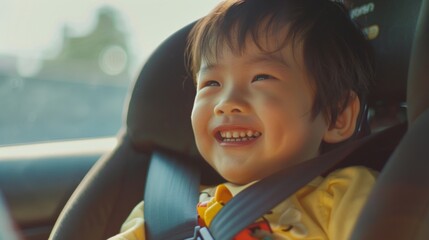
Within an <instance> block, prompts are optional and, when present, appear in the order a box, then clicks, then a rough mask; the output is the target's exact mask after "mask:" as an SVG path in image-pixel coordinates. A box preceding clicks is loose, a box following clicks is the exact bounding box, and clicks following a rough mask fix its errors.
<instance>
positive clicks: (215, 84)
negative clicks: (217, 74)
mask: <svg viewBox="0 0 429 240" xmlns="http://www.w3.org/2000/svg"><path fill="white" fill-rule="evenodd" d="M219 86H220V83H219V82H218V81H215V80H209V81H206V82H204V83H203V84H202V85H201V88H205V87H219Z"/></svg>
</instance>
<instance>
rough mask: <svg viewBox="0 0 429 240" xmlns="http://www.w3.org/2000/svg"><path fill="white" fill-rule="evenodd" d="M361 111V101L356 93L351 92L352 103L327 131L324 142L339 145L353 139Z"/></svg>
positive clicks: (350, 102)
mask: <svg viewBox="0 0 429 240" xmlns="http://www.w3.org/2000/svg"><path fill="white" fill-rule="evenodd" d="M359 111H360V101H359V98H358V97H357V95H356V93H355V92H353V91H351V92H350V101H349V103H348V104H347V106H346V108H345V109H344V111H343V112H341V113H340V114H338V117H337V120H336V121H335V123H334V124H332V126H330V127H329V129H328V130H327V131H326V133H325V135H324V136H323V140H324V141H325V142H326V143H338V142H341V141H344V140H346V139H348V138H349V137H351V136H352V135H353V133H354V132H355V128H356V122H357V118H358V115H359Z"/></svg>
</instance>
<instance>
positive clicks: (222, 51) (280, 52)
mask: <svg viewBox="0 0 429 240" xmlns="http://www.w3.org/2000/svg"><path fill="white" fill-rule="evenodd" d="M278 34H279V33H278ZM276 35H277V34H276ZM258 36H259V37H258V38H257V39H255V38H254V37H253V36H251V35H248V36H247V37H246V40H245V41H244V42H243V43H240V42H238V41H235V42H232V41H230V42H227V41H224V42H223V43H222V42H218V43H217V44H216V45H215V46H214V48H215V49H210V50H209V51H203V52H202V56H201V62H200V63H201V64H200V71H201V70H207V69H210V68H212V67H213V66H216V65H219V64H220V63H221V62H222V61H223V59H224V57H225V56H230V55H233V56H234V57H239V58H242V59H245V60H244V61H245V62H247V63H249V64H261V63H279V64H283V65H286V66H290V65H294V64H299V65H301V64H302V51H303V49H302V43H301V41H298V40H297V39H294V40H292V39H288V40H280V38H281V36H273V35H271V37H268V36H264V35H258ZM277 37H278V38H277ZM282 37H283V38H285V37H284V33H283V36H282Z"/></svg>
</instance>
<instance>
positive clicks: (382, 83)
mask: <svg viewBox="0 0 429 240" xmlns="http://www.w3.org/2000/svg"><path fill="white" fill-rule="evenodd" d="M348 2H350V4H349V8H350V14H351V16H352V18H354V19H355V20H356V21H357V22H358V23H359V25H360V26H361V27H362V28H363V29H364V31H366V32H367V33H368V36H369V38H370V39H371V43H372V45H373V46H374V49H375V56H376V82H375V86H374V88H373V89H371V94H370V98H369V101H370V104H371V105H373V104H374V103H375V102H379V101H381V102H394V103H400V102H405V99H406V96H405V95H406V86H407V81H406V80H407V75H408V65H409V61H410V54H411V46H412V42H413V37H414V32H415V27H416V23H417V17H418V14H419V9H420V5H421V0H377V1H371V0H352V1H348Z"/></svg>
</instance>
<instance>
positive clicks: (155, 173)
mask: <svg viewBox="0 0 429 240" xmlns="http://www.w3.org/2000/svg"><path fill="white" fill-rule="evenodd" d="M146 181H147V182H146V187H145V195H144V201H145V203H144V204H145V205H144V216H145V229H146V238H147V239H150V240H158V239H180V240H182V239H185V238H188V237H189V236H192V235H193V233H194V227H195V226H196V225H197V211H196V208H195V206H196V205H197V203H198V196H199V185H200V172H199V171H198V169H197V168H196V167H194V166H193V165H192V164H190V163H188V162H187V161H184V159H180V158H178V157H177V156H175V155H170V154H167V153H164V152H162V153H161V152H154V153H153V154H152V158H151V162H150V165H149V171H148V176H147V180H146Z"/></svg>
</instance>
